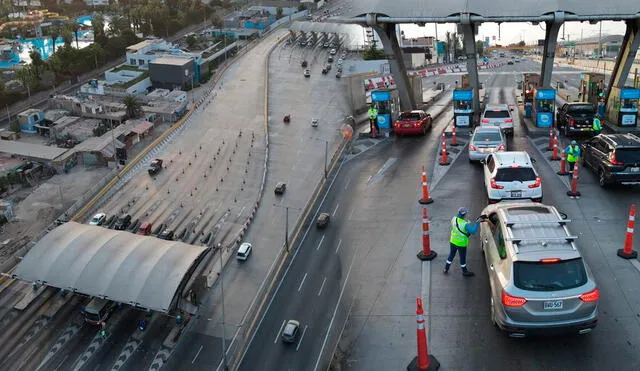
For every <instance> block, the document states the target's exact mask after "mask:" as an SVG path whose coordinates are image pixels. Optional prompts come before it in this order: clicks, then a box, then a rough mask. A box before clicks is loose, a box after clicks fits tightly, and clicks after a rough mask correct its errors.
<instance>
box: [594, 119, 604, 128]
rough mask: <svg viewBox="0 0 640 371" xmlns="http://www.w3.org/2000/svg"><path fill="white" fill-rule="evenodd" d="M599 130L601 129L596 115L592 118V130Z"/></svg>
mask: <svg viewBox="0 0 640 371" xmlns="http://www.w3.org/2000/svg"><path fill="white" fill-rule="evenodd" d="M600 130H602V125H600V119H599V118H597V117H596V118H594V119H593V131H600Z"/></svg>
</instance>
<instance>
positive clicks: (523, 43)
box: [518, 40, 527, 46]
mask: <svg viewBox="0 0 640 371" xmlns="http://www.w3.org/2000/svg"><path fill="white" fill-rule="evenodd" d="M525 45H527V44H526V43H525V42H524V41H523V40H521V41H520V42H518V46H525Z"/></svg>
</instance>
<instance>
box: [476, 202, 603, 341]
mask: <svg viewBox="0 0 640 371" xmlns="http://www.w3.org/2000/svg"><path fill="white" fill-rule="evenodd" d="M483 214H484V215H487V216H488V219H489V221H488V222H487V223H482V224H481V227H480V239H481V242H482V250H483V252H484V257H485V262H486V265H487V272H488V273H489V282H490V284H491V298H490V305H491V312H490V313H491V320H492V322H493V323H494V324H495V325H496V326H497V327H499V328H500V329H502V330H504V331H506V332H507V333H509V335H510V336H512V337H524V336H526V335H528V334H532V333H565V332H575V333H579V334H585V333H588V332H590V331H591V330H592V329H593V328H594V327H595V326H596V324H597V321H598V301H599V299H600V292H599V290H598V287H597V285H596V283H595V281H594V278H593V275H592V274H591V271H590V270H589V267H588V266H587V263H586V262H585V261H584V259H583V258H582V256H581V255H580V251H579V250H578V249H577V247H576V244H575V240H576V239H577V237H576V236H574V235H571V233H569V230H568V229H567V227H566V224H567V223H568V222H570V220H566V219H564V217H563V215H561V214H560V213H559V212H558V210H556V209H555V208H554V207H553V206H547V205H542V204H538V203H532V202H526V203H521V202H519V203H501V204H495V205H489V206H487V207H486V208H485V209H484V211H483ZM565 217H566V216H565Z"/></svg>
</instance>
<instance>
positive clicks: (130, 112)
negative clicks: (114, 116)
mask: <svg viewBox="0 0 640 371" xmlns="http://www.w3.org/2000/svg"><path fill="white" fill-rule="evenodd" d="M122 103H124V105H125V107H126V109H125V110H126V112H127V116H128V117H129V118H132V119H135V118H138V117H140V115H141V114H142V104H141V103H140V101H139V100H138V98H136V96H135V95H133V94H128V95H127V96H125V97H124V99H123V100H122Z"/></svg>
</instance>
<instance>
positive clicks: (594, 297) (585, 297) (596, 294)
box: [580, 289, 600, 303]
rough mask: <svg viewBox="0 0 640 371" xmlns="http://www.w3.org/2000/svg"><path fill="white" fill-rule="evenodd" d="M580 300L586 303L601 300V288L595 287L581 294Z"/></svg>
mask: <svg viewBox="0 0 640 371" xmlns="http://www.w3.org/2000/svg"><path fill="white" fill-rule="evenodd" d="M580 300H582V301H584V302H585V303H593V302H594V301H598V300H600V290H598V289H594V290H592V291H589V292H587V293H586V294H582V295H580Z"/></svg>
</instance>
